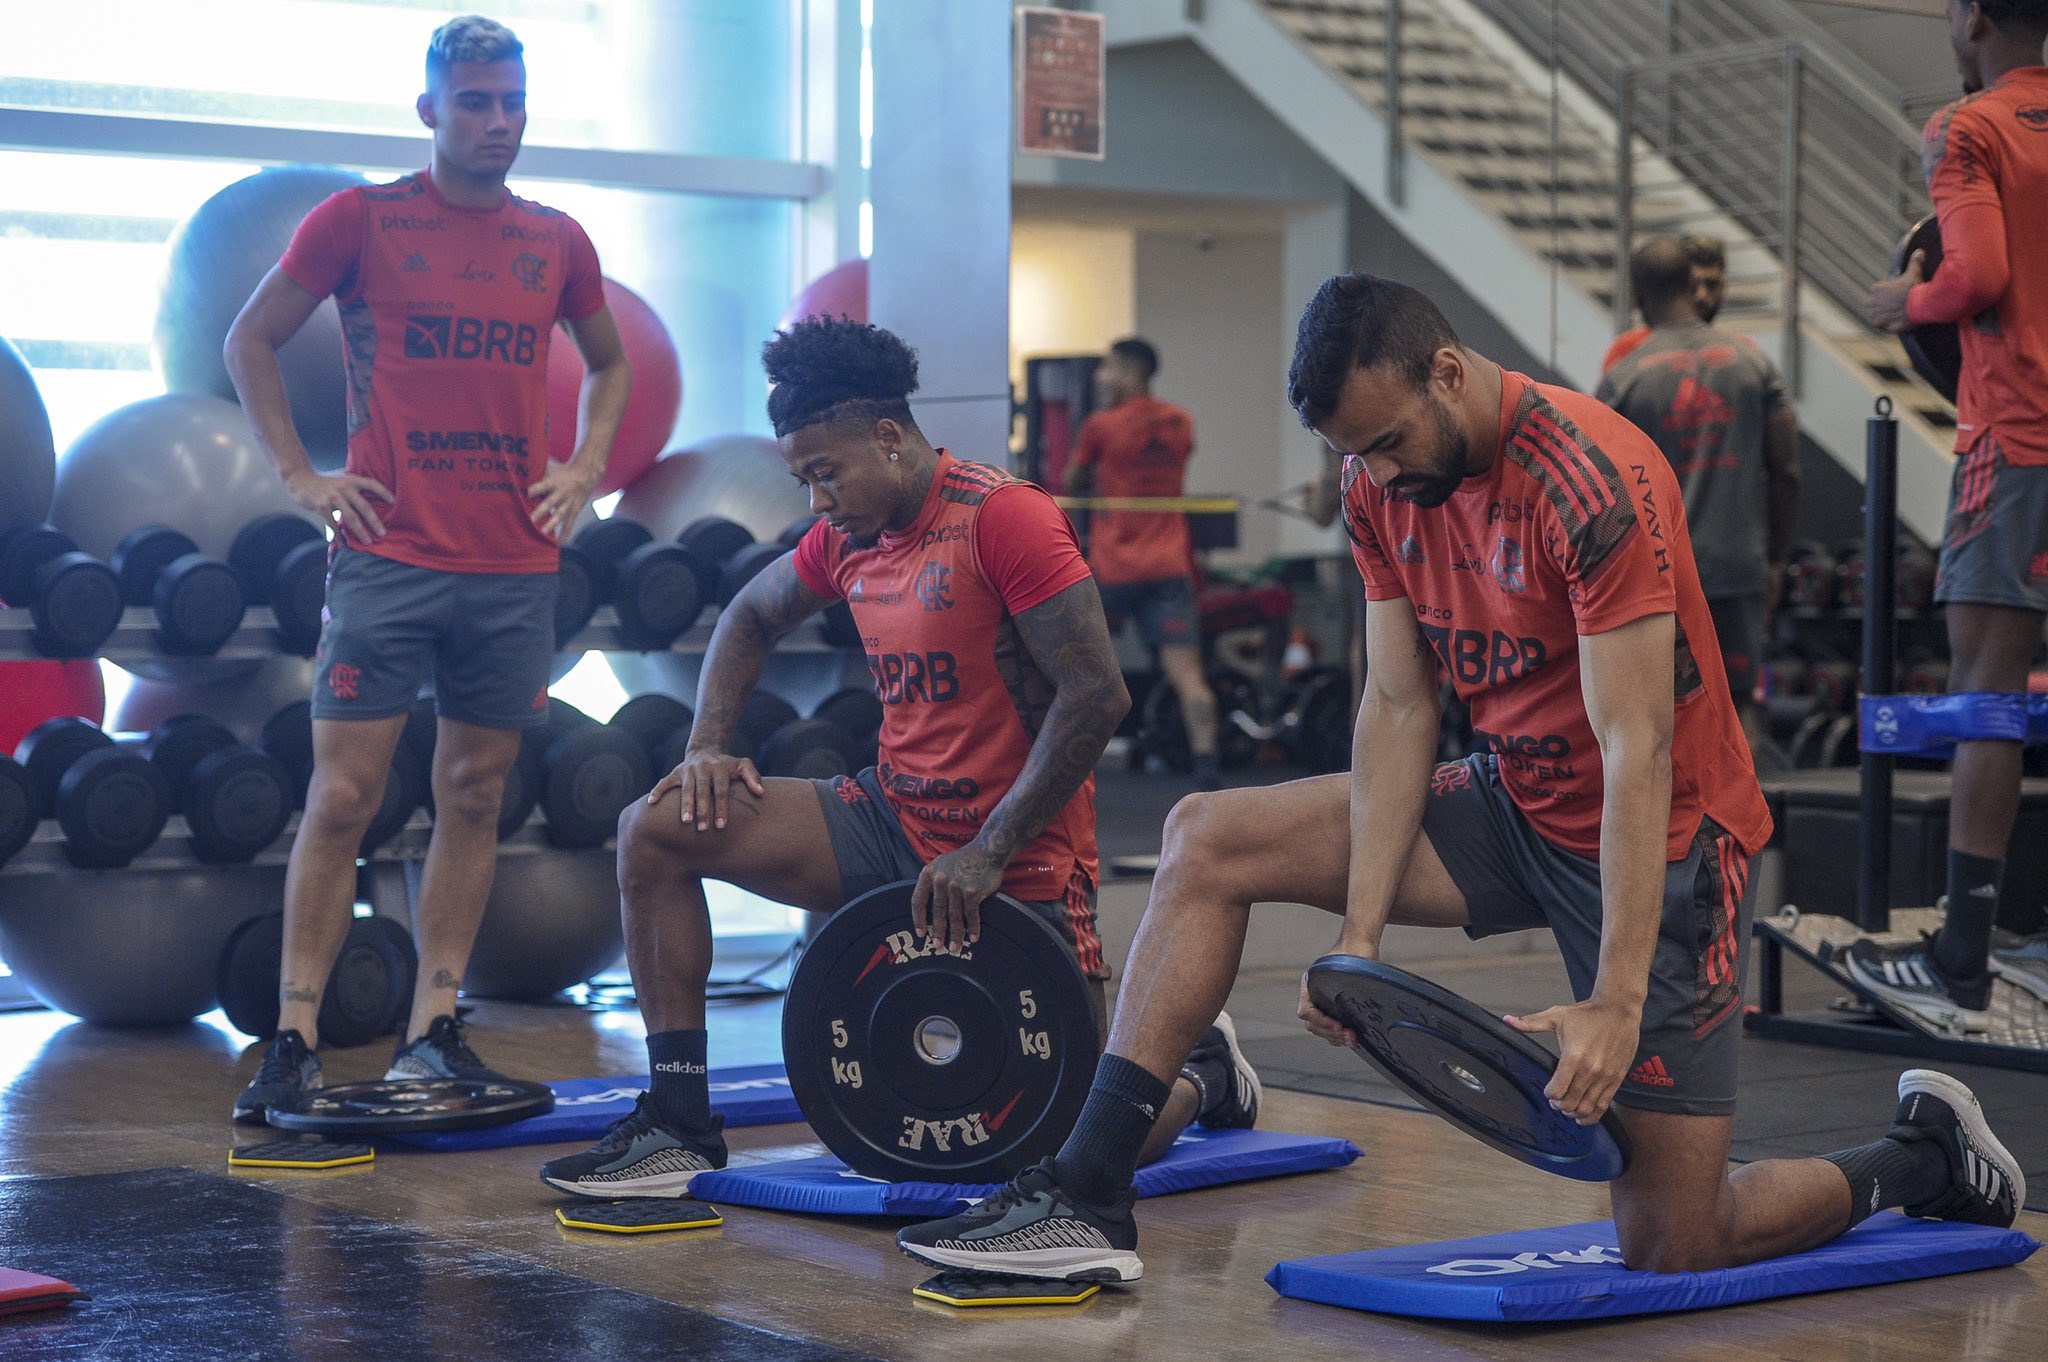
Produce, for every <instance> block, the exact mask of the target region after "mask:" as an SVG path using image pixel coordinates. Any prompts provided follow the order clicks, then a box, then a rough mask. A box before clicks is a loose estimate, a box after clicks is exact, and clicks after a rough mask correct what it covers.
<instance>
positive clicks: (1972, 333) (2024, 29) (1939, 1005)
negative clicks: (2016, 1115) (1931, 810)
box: [1848, 0, 2048, 1031]
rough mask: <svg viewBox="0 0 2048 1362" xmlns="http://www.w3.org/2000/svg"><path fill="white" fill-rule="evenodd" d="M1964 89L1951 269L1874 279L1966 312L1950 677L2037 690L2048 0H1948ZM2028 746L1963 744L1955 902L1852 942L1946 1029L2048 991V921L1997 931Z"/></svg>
mask: <svg viewBox="0 0 2048 1362" xmlns="http://www.w3.org/2000/svg"><path fill="white" fill-rule="evenodd" d="M1948 19H1949V38H1950V40H1951V42H1952V43H1953V45H1954V47H1955V51H1956V61H1957V64H1958V65H1959V66H1960V67H1961V69H1962V74H1963V88H1964V90H1965V91H1967V93H1966V94H1965V95H1964V96H1963V97H1962V98H1961V99H1959V100H1957V101H1956V102H1955V103H1953V104H1951V105H1949V106H1948V107H1947V108H1944V109H1941V110H1940V111H1938V112H1937V113H1936V114H1935V115H1934V117H1932V118H1930V119H1928V120H1927V131H1926V134H1925V136H1924V138H1923V141H1922V156H1923V158H1924V159H1925V161H1926V165H1927V187H1928V192H1929V193H1930V194H1932V195H1933V198H1934V207H1935V209H1936V211H1937V212H1939V213H1940V215H1941V240H1942V260H1941V268H1940V269H1939V270H1936V271H1935V274H1934V278H1933V279H1931V280H1930V279H1926V278H1924V273H1925V263H1926V262H1925V261H1924V260H1922V259H1921V257H1920V255H1919V254H1918V253H1917V252H1916V253H1915V254H1914V256H1913V258H1912V259H1911V260H1910V261H1908V262H1907V264H1906V272H1905V273H1904V274H1901V275H1899V276H1898V277H1897V278H1895V279H1887V280H1883V281H1881V282H1880V283H1878V284H1876V285H1874V286H1872V288H1871V296H1870V320H1871V321H1872V323H1874V324H1875V325H1877V326H1879V327H1882V328H1884V329H1885V330H1888V331H1906V330H1909V329H1911V328H1912V327H1914V326H1917V325H1920V324H1922V323H1925V322H1955V323H1957V327H1956V330H1957V332H1958V334H1959V336H1960V338H1961V340H1962V350H1963V367H1962V374H1961V376H1960V382H1959V383H1958V384H1957V391H1956V446H1955V450H1956V454H1957V455H1958V456H1959V457H1958V459H1957V462H1956V470H1955V480H1954V482H1953V484H1952V485H1951V487H1950V489H1949V502H1948V523H1947V525H1946V526H1945V527H1944V529H1943V531H1942V536H1941V564H1940V566H1939V567H1938V568H1937V569H1936V572H1935V577H1934V599H1936V600H1937V601H1940V602H1942V604H1943V605H1944V606H1945V607H1946V612H1945V613H1946V615H1947V620H1948V646H1949V656H1950V663H1951V665H1950V670H1949V681H1948V686H1949V689H1950V690H1951V691H2001V692H2005V693H2007V694H2013V693H2017V692H2021V691H2024V690H2026V688H2027V671H2028V669H2029V667H2031V666H2032V664H2033V660H2034V649H2035V647H2036V646H2037V645H2038V644H2039V643H2040V641H2041V625H2042V621H2043V620H2044V619H2048V249H2043V247H2042V245H2041V233H2042V228H2043V224H2048V67H2044V66H2043V65H2042V64H2041V47H2042V43H2043V40H2044V38H2048V0H1977V3H1972V4H1956V3H1953V0H1951V3H1950V5H1949V7H1948ZM2020 756H2021V753H2020V744H2018V743H2016V742H1964V743H1957V744H1956V759H1955V770H1954V787H1955V788H1954V799H1953V803H1952V806H1951V809H1950V814H1949V833H1948V916H1947V917H1946V918H1945V919H1943V921H1942V924H1941V930H1940V931H1939V932H1938V933H1936V934H1935V935H1934V936H1933V937H1932V938H1931V939H1929V940H1927V941H1924V942H1919V941H1916V942H1911V943H1907V944H1904V945H1884V944H1880V943H1878V942H1876V941H1858V942H1855V943H1853V944H1852V945H1851V946H1850V947H1849V951H1848V962H1849V969H1850V972H1851V973H1853V974H1854V975H1855V976H1856V981H1857V982H1858V983H1859V984H1861V985H1862V986H1863V987H1864V988H1865V989H1867V990H1869V991H1870V992H1871V993H1874V994H1876V995H1877V996H1879V997H1881V998H1883V999H1884V1000H1885V1001H1886V1002H1889V1003H1891V1004H1892V1005H1893V1006H1895V1007H1900V1008H1904V1009H1905V1010H1907V1011H1909V1012H1912V1013H1914V1014H1916V1015H1917V1016H1920V1017H1923V1018H1925V1019H1926V1020H1927V1021H1928V1022H1929V1023H1930V1024H1932V1025H1934V1026H1936V1027H1940V1028H1943V1029H1947V1030H1957V1031H1983V1030H1985V1029H1987V1027H1988V1026H1989V1025H1990V1020H1991V1017H1990V1011H1991V979H1992V976H1993V975H1997V976H1999V977H2002V978H2003V979H2005V980H2006V981H2007V982H2008V983H2010V984H2012V985H2014V986H2016V987H2019V988H2023V989H2025V990H2027V991H2028V992H2029V993H2032V994H2033V995H2034V996H2035V997H2037V998H2040V999H2043V1000H2048V935H2036V936H2033V937H2019V936H2012V935H2008V934H2006V933H2003V932H1994V928H1993V925H1992V924H1993V922H1994V920H1995V919H1996V918H1997V915H1998V894H1999V882H2000V880H2001V879H2002V878H2003V877H2004V873H2005V850H2006V844H2007V843H2008V842H2010V841H2011V840H2012V828H2013V822H2014V820H2015V819H2016V818H2017V817H2018V814H2019V803H2020V766H2021V761H2020Z"/></svg>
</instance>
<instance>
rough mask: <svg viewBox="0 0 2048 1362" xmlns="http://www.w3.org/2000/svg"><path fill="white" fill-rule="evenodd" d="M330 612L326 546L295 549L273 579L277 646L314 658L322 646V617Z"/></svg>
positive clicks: (314, 542)
mask: <svg viewBox="0 0 2048 1362" xmlns="http://www.w3.org/2000/svg"><path fill="white" fill-rule="evenodd" d="M326 610H327V543H326V541H325V540H320V539H313V540H308V541H307V542H306V543H303V544H300V545H298V546H297V547H295V548H293V549H292V551H291V552H290V553H287V554H286V555H285V556H284V561H283V562H281V563H279V564H278V565H277V571H276V572H274V573H272V574H271V579H270V611H271V616H272V617H273V618H274V619H275V620H276V621H277V646H278V647H280V648H282V649H283V650H284V651H285V652H288V653H292V654H295V655H297V656H299V657H311V656H312V655H313V651H314V649H316V648H318V647H319V646H320V624H321V616H322V615H323V614H325V613H326Z"/></svg>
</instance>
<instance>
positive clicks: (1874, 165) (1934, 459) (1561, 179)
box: [1185, 0, 1954, 541]
mask: <svg viewBox="0 0 2048 1362" xmlns="http://www.w3.org/2000/svg"><path fill="white" fill-rule="evenodd" d="M1789 14H1791V11H1790V10H1789V8H1788V7H1786V6H1784V5H1782V4H1779V3H1777V0H1682V2H1681V0H1557V2H1556V3H1555V4H1553V3H1552V0H1188V3H1187V6H1186V15H1187V17H1186V30H1185V31H1186V34H1187V36H1189V37H1191V38H1193V39H1194V40H1195V41H1196V42H1197V43H1198V44H1199V45H1200V46H1201V47H1202V48H1203V50H1204V51H1206V52H1207V53H1208V54H1209V55H1210V56H1211V57H1212V59H1214V60H1215V61H1216V62H1217V63H1218V64H1219V65H1221V66H1222V67H1224V68H1225V69H1226V70H1228V71H1230V72H1231V73H1232V75H1234V76H1235V77H1236V78H1237V79H1238V80H1239V82H1240V83H1242V84H1243V85H1244V86H1245V87H1246V88H1247V89H1248V90H1249V91H1251V93H1252V94H1253V95H1254V96H1256V97H1257V98H1259V99H1260V100H1261V101H1262V102H1263V103H1265V104H1266V106H1267V107H1268V108H1269V109H1270V110H1271V111H1272V112H1273V113H1274V114H1275V116H1277V117H1278V118H1280V119H1281V121H1282V122H1284V123H1286V124H1287V125H1288V126H1289V127H1290V128H1291V129H1292V130H1293V131H1294V132H1295V134H1296V135H1297V136H1299V137H1301V138H1302V139H1303V140H1304V141H1305V142H1307V143H1308V144H1309V145H1310V146H1311V147H1313V148H1315V149H1316V150H1317V152H1318V153H1319V154H1321V155H1322V156H1323V157H1324V158H1325V159H1326V160H1328V161H1329V162H1330V163H1331V164H1332V165H1333V166H1335V167H1337V168H1338V170H1339V171H1340V172H1341V173H1343V174H1344V175H1345V176H1346V178H1347V179H1349V180H1350V181H1351V183H1352V185H1353V186H1354V188H1356V189H1357V190H1358V192H1359V193H1360V194H1361V195H1362V196H1364V197H1365V198H1366V199H1367V200H1368V201H1370V202H1371V203H1372V204H1373V205H1374V207H1375V208H1377V209H1378V210H1379V211H1380V212H1381V213H1383V214H1384V215H1386V216H1387V217H1388V218H1389V219H1390V220H1391V221H1392V222H1393V223H1394V224H1395V225H1396V226H1398V227H1400V228H1401V229H1402V230H1403V231H1404V232H1405V233H1406V234H1407V235H1408V237H1409V239H1410V240H1411V241H1413V242H1414V243H1415V245H1416V246H1417V247H1418V248H1420V249H1421V250H1423V251H1424V252H1425V253H1426V254H1428V255H1429V256H1431V258H1432V259H1434V260H1435V261H1436V262H1437V263H1438V264H1439V265H1440V266H1441V267H1443V268H1444V269H1445V270H1446V272H1447V273H1449V274H1450V275H1451V276H1452V277H1453V278H1455V279H1457V280H1458V281H1459V283H1460V284H1461V286H1463V287H1464V288H1465V289H1466V291H1467V292H1468V293H1470V294H1471V295H1472V296H1473V297H1474V298H1476V299H1479V300H1481V301H1483V302H1485V303H1486V304H1488V305H1489V306H1490V307H1491V308H1492V310H1493V311H1494V312H1495V314H1496V315H1497V316H1498V317H1499V318H1500V320H1501V321H1502V323H1503V324H1504V325H1505V326H1506V327H1507V328H1508V329H1509V330H1510V331H1511V332H1512V333H1513V334H1514V335H1515V336H1516V338H1517V339H1518V340H1519V341H1521V342H1522V343H1523V344H1524V345H1525V346H1526V347H1527V348H1528V349H1529V350H1530V351H1531V352H1533V353H1535V354H1538V355H1546V356H1549V357H1550V358H1551V360H1552V363H1553V366H1554V367H1555V368H1556V369H1557V370H1558V371H1559V372H1560V373H1561V374H1563V375H1564V376H1565V377H1566V379H1567V380H1568V381H1570V382H1572V383H1574V384H1577V385H1579V386H1582V387H1586V388H1590V387H1591V386H1592V385H1593V383H1594V382H1595V380H1596V379H1597V377H1598V374H1597V367H1598V361H1599V357H1600V355H1601V354H1602V353H1603V352H1604V349H1605V346H1606V342H1607V340H1608V338H1609V337H1610V336H1611V335H1612V334H1613V332H1614V331H1615V330H1618V329H1620V328H1621V327H1623V326H1626V325H1628V324H1629V322H1630V321H1631V320H1632V319H1631V318H1629V317H1628V315H1627V308H1626V303H1625V301H1624V298H1625V293H1626V287H1625V261H1624V260H1623V258H1622V257H1623V255H1624V254H1625V249H1626V244H1627V243H1631V242H1632V241H1634V240H1639V239H1640V237H1641V236H1642V235H1646V234H1648V233H1650V232H1658V231H1706V232H1711V233H1712V234H1714V235H1717V236H1720V237H1721V238H1722V239H1723V240H1724V241H1725V242H1726V243H1727V245H1728V249H1729V257H1730V258H1729V274H1730V288H1729V299H1728V303H1727V305H1726V308H1725V310H1724V313H1723V316H1722V321H1723V322H1724V323H1725V324H1727V325H1730V326H1733V327H1735V328H1737V329H1739V330H1742V331H1745V332H1748V333H1750V334H1752V335H1754V336H1756V338H1757V339H1758V341H1759V343H1760V344H1762V345H1763V346H1764V347H1765V348H1766V349H1767V350H1768V351H1770V352H1771V353H1772V354H1773V355H1774V356H1775V357H1776V358H1777V359H1778V361H1779V363H1780V365H1781V366H1782V367H1783V368H1784V369H1785V371H1786V373H1787V376H1788V378H1790V379H1791V380H1792V382H1793V383H1794V386H1795V391H1796V392H1797V393H1798V396H1799V399H1800V404H1801V415H1802V423H1803V426H1804V428H1805V430H1806V432H1807V434H1808V435H1809V436H1810V437H1811V438H1812V439H1813V440H1814V442H1815V443H1816V444H1818V445H1819V446H1820V447H1821V448H1822V449H1824V450H1826V451H1827V452H1828V453H1829V454H1830V455H1832V456H1833V457H1834V458H1835V459H1836V460H1837V461H1839V462H1840V463H1841V464H1842V465H1843V466H1844V467H1845V468H1847V469H1848V470H1849V471H1850V472H1851V473H1853V474H1854V475H1855V476H1856V477H1858V478H1859V479H1860V478H1861V476H1862V471H1863V464H1864V443H1865V430H1864V427H1865V421H1866V419H1867V418H1868V417H1869V416H1870V414H1871V412H1872V410H1873V406H1874V404H1875V402H1876V401H1877V399H1878V398H1879V397H1881V396H1882V397H1889V398H1890V399H1891V400H1892V403H1893V406H1894V409H1895V410H1896V412H1897V413H1898V415H1899V417H1900V422H1901V429H1900V441H1899V446H1900V474H1899V482H1900V488H1899V490H1900V495H1899V506H1900V514H1901V516H1902V518H1903V519H1904V520H1905V522H1906V523H1907V524H1908V525H1909V526H1910V527H1911V528H1912V529H1913V530H1914V531H1915V532H1916V533H1917V534H1919V535H1920V536H1921V537H1922V538H1923V539H1927V540H1929V541H1934V540H1938V539H1939V537H1940V525H1941V519H1942V515H1943V511H1944V507H1945V505H1946V498H1947V489H1948V473H1949V467H1950V460H1949V456H1948V447H1949V439H1950V434H1951V431H1952V428H1953V423H1954V413H1953V410H1952V408H1950V407H1949V405H1948V403H1947V402H1946V401H1945V400H1944V399H1942V398H1941V397H1940V395H1939V394H1937V393H1935V392H1934V390H1933V389H1932V388H1930V387H1928V386H1927V385H1926V384H1925V383H1923V382H1922V381H1920V379H1919V378H1918V376H1917V375H1915V374H1913V373H1912V372H1911V370H1910V368H1909V367H1908V366H1907V365H1906V363H1905V359H1904V355H1903V352H1902V351H1901V350H1900V348H1899V346H1898V343H1897V341H1896V340H1895V339H1893V338H1891V337H1889V336H1884V335H1881V334H1879V333H1876V332H1873V331H1872V330H1871V329H1870V328H1869V327H1868V326H1866V325H1865V324H1864V323H1863V322H1862V320H1861V310H1862V300H1863V296H1864V294H1865V293H1866V292H1867V289H1868V285H1869V282H1870V281H1871V280H1873V279H1875V278H1877V277H1879V276H1880V275H1881V274H1884V273H1888V272H1889V268H1888V267H1889V256H1890V250H1891V244H1892V243H1893V242H1894V241H1895V240H1896V239H1897V237H1898V236H1899V235H1900V234H1901V233H1902V232H1903V231H1904V229H1905V227H1906V226H1907V225H1908V224H1909V223H1910V222H1911V221H1913V220H1914V219H1915V218H1917V217H1918V216H1919V215H1921V214H1923V213H1924V212H1926V211H1927V210H1926V203H1927V200H1926V195H1925V191H1924V188H1923V187H1922V186H1921V184H1920V181H1919V170H1918V129H1917V127H1916V126H1914V125H1913V124H1911V123H1909V122H1908V121H1907V120H1906V119H1905V117H1904V116H1903V115H1901V114H1900V113H1899V112H1898V109H1897V105H1896V103H1894V102H1893V101H1891V100H1889V99H1888V98H1887V97H1885V96H1882V95H1880V94H1877V93H1876V92H1875V91H1874V90H1873V89H1872V87H1871V85H1870V80H1869V78H1868V74H1867V72H1865V71H1864V70H1863V69H1862V68H1861V67H1860V65H1859V64H1857V63H1855V62H1854V61H1853V60H1851V59H1848V58H1846V57H1845V56H1843V55H1842V54H1840V53H1838V52H1837V51H1835V50H1833V48H1832V45H1826V40H1825V38H1824V37H1821V36H1820V35H1818V34H1815V33H1810V32H1807V31H1805V29H1804V28H1802V27H1800V26H1798V25H1790V26H1780V27H1777V28H1773V27H1772V25H1773V24H1774V23H1777V21H1778V20H1779V19H1781V18H1783V16H1784V15H1789ZM1795 17H1796V16H1795ZM1788 31H1789V32H1794V33H1796V35H1797V36H1793V37H1787V36H1785V34H1786V33H1787V32H1788ZM1553 54H1555V59H1554V60H1553ZM1624 149H1625V150H1626V154H1623V153H1624Z"/></svg>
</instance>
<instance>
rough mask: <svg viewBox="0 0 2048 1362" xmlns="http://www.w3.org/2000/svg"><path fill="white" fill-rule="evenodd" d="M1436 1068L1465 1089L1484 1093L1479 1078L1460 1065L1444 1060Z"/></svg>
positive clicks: (1484, 1088)
mask: <svg viewBox="0 0 2048 1362" xmlns="http://www.w3.org/2000/svg"><path fill="white" fill-rule="evenodd" d="M1437 1067H1438V1068H1440V1069H1442V1070H1443V1071H1444V1072H1445V1073H1447V1074H1449V1075H1450V1076H1451V1077H1452V1078H1455V1079H1457V1080H1458V1081H1459V1082H1460V1083H1463V1084H1464V1085H1465V1086H1466V1087H1468V1088H1470V1089H1472V1091H1474V1092H1485V1091H1486V1085H1485V1084H1484V1083H1482V1082H1480V1081H1479V1076H1478V1075H1477V1074H1475V1073H1473V1072H1472V1071H1471V1070H1470V1069H1468V1068H1465V1067H1464V1066H1463V1065H1461V1064H1453V1063H1451V1062H1450V1061H1449V1060H1448V1059H1446V1060H1441V1061H1439V1062H1438V1064H1437Z"/></svg>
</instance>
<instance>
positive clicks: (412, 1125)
mask: <svg viewBox="0 0 2048 1362" xmlns="http://www.w3.org/2000/svg"><path fill="white" fill-rule="evenodd" d="M554 1108H555V1093H554V1090H553V1089H552V1088H550V1087H548V1085H547V1084H545V1083H522V1082H519V1081H518V1080H516V1079H509V1078H507V1079H479V1078H439V1079H432V1080H424V1079H423V1080H417V1081H411V1080H409V1081H405V1082H384V1083H346V1084H343V1085H342V1086H340V1087H336V1088H314V1089H312V1090H311V1091H310V1092H307V1093H306V1094H305V1095H304V1096H302V1097H301V1098H300V1099H299V1100H298V1101H297V1102H296V1103H294V1104H293V1105H292V1106H291V1107H289V1108H280V1107H271V1108H270V1109H269V1110H268V1111H266V1112H265V1113H264V1119H265V1120H267V1121H268V1122H270V1124H272V1125H274V1126H276V1127H278V1128H279V1129H281V1130H305V1131H313V1132H316V1133H319V1134H322V1135H386V1134H400V1133H403V1134H419V1133H422V1132H425V1131H430V1130H476V1129H478V1128H480V1127H483V1126H501V1125H506V1124H508V1123H510V1122H512V1121H523V1120H525V1119H526V1118H527V1117H529V1116H542V1115H545V1114H547V1113H548V1112H550V1111H553V1110H554Z"/></svg>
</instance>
